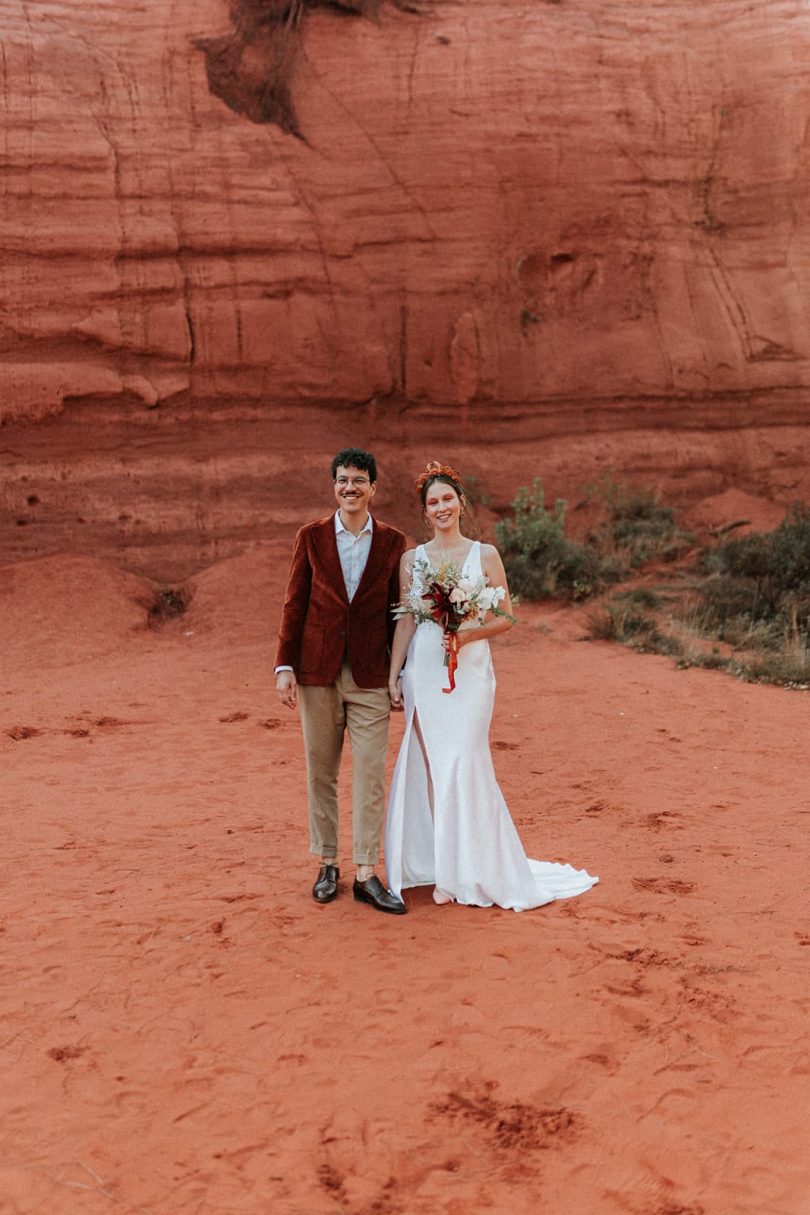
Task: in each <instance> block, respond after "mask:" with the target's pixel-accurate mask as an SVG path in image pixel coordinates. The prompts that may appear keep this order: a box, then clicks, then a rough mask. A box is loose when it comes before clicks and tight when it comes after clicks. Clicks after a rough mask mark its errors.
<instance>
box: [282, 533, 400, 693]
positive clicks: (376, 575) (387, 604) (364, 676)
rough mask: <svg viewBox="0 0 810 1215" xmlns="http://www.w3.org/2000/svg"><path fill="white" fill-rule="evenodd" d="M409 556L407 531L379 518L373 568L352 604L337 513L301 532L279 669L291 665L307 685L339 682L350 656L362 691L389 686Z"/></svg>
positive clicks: (289, 587)
mask: <svg viewBox="0 0 810 1215" xmlns="http://www.w3.org/2000/svg"><path fill="white" fill-rule="evenodd" d="M404 551H405V537H404V535H403V534H402V532H398V531H397V530H396V528H393V527H389V526H388V525H387V524H386V523H380V521H379V520H378V519H377V518H376V516H375V519H374V529H373V531H372V533H371V548H370V550H369V554H368V561H367V563H366V568H365V570H364V571H363V577H362V578H361V579H360V585H359V586H358V588H357V590H356V591H355V595H354V599H353V600H352V602H351V603H349V598H348V595H347V594H346V583H345V582H344V580H343V570H342V569H341V568H340V558H339V556H338V550H337V540H336V539H335V516H334V514H332V515H329V517H328V518H327V519H319V520H318V521H317V522H316V523H307V524H306V526H305V527H302V528H301V530H300V531H299V533H298V535H297V536H296V537H295V546H294V548H293V555H292V563H291V565H290V576H289V580H288V582H287V594H286V597H285V600H284V608H283V611H282V614H281V625H280V628H279V635H278V649H277V650H276V666H277V667H279V666H290V667H292V668H293V670H294V671H295V677H296V679H297V680H298V682H299V683H301V684H304V685H305V686H306V685H318V686H326V685H327V684H330V683H334V682H335V680H336V679H337V677H338V675H339V673H340V668H341V665H342V663H343V657H344V655H348V659H349V665H350V667H351V672H352V677H353V679H354V681H355V683H356V684H357V685H358V687H361V688H384V687H385V686H386V685H387V683H388V667H389V650H390V645H391V638H392V636H393V632H394V624H395V621H394V618H393V616H392V615H391V608H392V607H393V606H394V604H395V603H397V602H398V600H399V561H400V558H401V556H402V554H403V553H404Z"/></svg>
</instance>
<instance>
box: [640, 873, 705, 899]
mask: <svg viewBox="0 0 810 1215" xmlns="http://www.w3.org/2000/svg"><path fill="white" fill-rule="evenodd" d="M633 885H634V886H635V888H636V890H652V891H653V893H654V894H680V895H684V894H692V892H693V891H694V890H695V883H694V882H681V881H679V880H678V878H656V877H651V878H633Z"/></svg>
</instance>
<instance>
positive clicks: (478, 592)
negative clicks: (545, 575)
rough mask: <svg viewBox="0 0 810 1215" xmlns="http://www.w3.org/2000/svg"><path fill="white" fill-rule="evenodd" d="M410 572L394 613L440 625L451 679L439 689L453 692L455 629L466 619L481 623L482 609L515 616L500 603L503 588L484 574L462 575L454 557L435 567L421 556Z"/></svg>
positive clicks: (419, 622)
mask: <svg viewBox="0 0 810 1215" xmlns="http://www.w3.org/2000/svg"><path fill="white" fill-rule="evenodd" d="M413 573H414V578H413V583H412V585H411V589H410V591H409V592H408V594H407V595H406V597H405V599H404V600H403V601H402V603H399V604H397V606H396V607H395V608H394V615H395V616H413V617H414V618H415V620H416V623H417V624H424V623H425V622H427V621H429V620H432V621H433V622H434V624H438V625H439V626H440V627H441V629H442V630H443V632H444V635H445V637H446V639H447V645H446V646H445V651H444V665H445V666H446V667H447V668H448V680H449V682H450V687H449V688H442V691H443V692H452V691H453V690H454V689H455V686H456V680H455V674H456V668H457V666H458V630H459V629H460V628H461V626H462V624H465V623H466V622H467V621H468V620H477V621H478V622H479V624H483V623H484V621H483V615H484V613H485V612H492V613H493V615H495V616H508V617H509V619H510V620H512V619H514V617H512V616H509V613H508V612H505V611H504V610H503V608H502V607H500V606H499V605H500V603H501V601H502V600H503V599H504V598H505V597H506V589H505V588H504V587H502V586H489V585H488V583H487V581H486V579H485V578H467V577H464V576H463V575H462V571H461V567H460V566H459V565H458V564H457V563H456V562H455V561H443V562H442V563H441V565H440V566H439V567H438V568H437V569H434V568H433V566H432V565H430V563H429V562H428V561H425V560H424V558H420V559H418V560H417V561H415V562H414V567H413Z"/></svg>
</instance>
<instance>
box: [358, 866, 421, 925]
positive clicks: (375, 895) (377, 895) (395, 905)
mask: <svg viewBox="0 0 810 1215" xmlns="http://www.w3.org/2000/svg"><path fill="white" fill-rule="evenodd" d="M352 889H353V891H354V897H355V898H356V899H357V901H358V903H371V906H372V907H376V908H377V910H378V911H389V912H390V913H391V915H404V914H405V912H406V911H407V910H408V909H407V907H406V906H405V904H404V903H403V901H402V899H398V898H397V896H396V895H395V894H392V893H391V891H390V890H386V889H385V887H384V886H383V884H382V882H381V881H380V879H379V878H378V877H377V875H376V873H372V875H371V877H370V878H366V880H365V881H364V882H359V881H358V880H357V878H355V879H354V886H353V887H352Z"/></svg>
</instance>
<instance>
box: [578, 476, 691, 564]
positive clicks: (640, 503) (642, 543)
mask: <svg viewBox="0 0 810 1215" xmlns="http://www.w3.org/2000/svg"><path fill="white" fill-rule="evenodd" d="M589 492H590V495H591V497H592V498H601V499H602V501H603V502H604V504H605V508H606V511H607V520H606V522H605V523H603V524H602V525H601V527H599V528H598V529H597V530H596V531H595V532H594V533H593V534H592V535H591V536H590V537H589V539H590V540H591V542H592V543H593V544H594V545H596V546H597V547H598V548H600V549H602V550H604V551H611V550H612V551H614V552H615V553H616V554H617V555H618V556H619V557H620V559H621V560H622V562H623V563H624V565H625V566H626V567H627V568H630V569H636V568H637V567H638V566H640V565H643V564H644V562H645V561H651V560H652V559H653V558H657V559H658V560H664V561H671V560H672V559H674V558H675V557H677V556H679V555H680V554H681V553H682V552H683V551H684V550H685V549H686V548H687V547H688V545H689V544H690V543H691V541H692V537H691V535H690V534H689V533H688V532H684V531H681V529H680V528H679V527H678V525H677V523H676V522H675V512H674V510H673V509H672V507H671V506H663V505H662V504H661V501H660V495H659V493H658V491H657V490H654V489H652V488H651V487H650V486H646V485H631V484H629V483H628V482H624V481H612V480H611V479H610V478H608V477H606V478H604V479H603V480H602V481H600V482H598V483H597V484H596V485H594V486H591V487H590V491H589Z"/></svg>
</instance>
